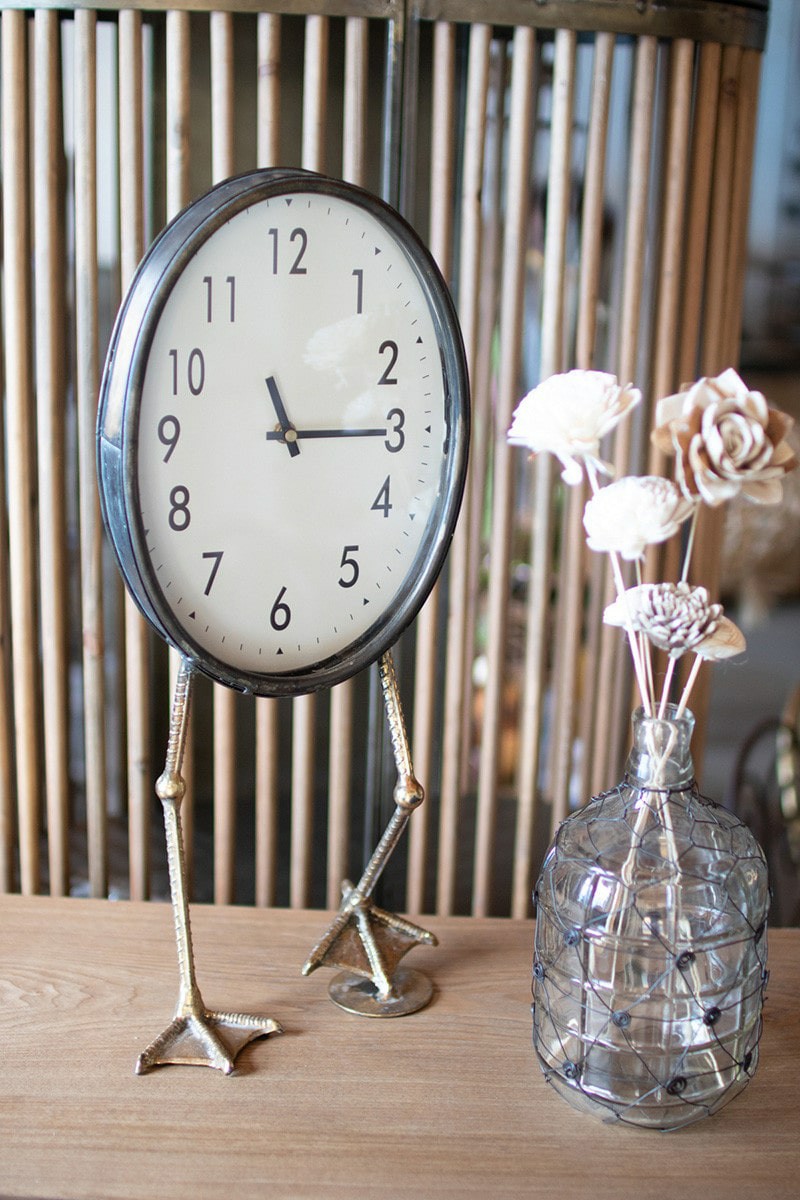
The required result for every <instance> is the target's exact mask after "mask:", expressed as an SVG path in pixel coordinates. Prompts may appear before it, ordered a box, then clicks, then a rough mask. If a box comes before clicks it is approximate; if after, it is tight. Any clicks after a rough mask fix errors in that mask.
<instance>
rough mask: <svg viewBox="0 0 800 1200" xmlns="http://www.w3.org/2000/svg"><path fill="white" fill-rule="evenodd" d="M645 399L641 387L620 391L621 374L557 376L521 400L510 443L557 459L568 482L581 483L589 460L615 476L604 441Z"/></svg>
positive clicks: (547, 380)
mask: <svg viewBox="0 0 800 1200" xmlns="http://www.w3.org/2000/svg"><path fill="white" fill-rule="evenodd" d="M641 398H642V394H641V392H640V391H639V390H638V389H637V388H634V387H633V386H632V385H631V384H628V385H627V386H626V387H620V385H619V383H618V382H617V377H616V375H607V374H605V373H604V372H603V371H567V372H566V373H565V374H562V375H551V376H550V377H549V378H548V379H545V380H543V381H542V382H541V383H540V384H539V385H538V386H537V387H535V388H534V389H533V391H531V392H528V394H527V396H524V397H523V399H522V400H520V402H519V404H518V406H517V409H516V411H515V413H514V419H513V421H512V424H511V428H510V430H509V431H508V440H509V442H511V443H512V444H513V445H518V446H527V447H528V449H529V450H531V451H532V452H533V453H535V454H536V453H542V452H544V451H548V452H549V453H551V454H555V455H556V457H557V458H558V459H559V460H560V462H561V465H562V467H563V470H562V472H561V478H562V479H563V480H564V482H565V483H568V484H573V485H574V484H579V483H581V481H582V479H583V470H582V463H583V462H584V461H588V462H589V463H591V465H592V466H593V467H594V469H595V470H599V471H603V472H604V473H606V474H608V473H609V468H608V467H607V466H606V464H605V463H603V462H601V460H600V458H599V455H600V442H601V440H602V439H603V438H604V437H605V435H606V434H607V433H609V432H610V430H612V429H613V428H614V426H615V425H616V424H617V423H618V422H619V421H620V420H621V419H622V418H623V417H624V416H625V414H626V413H627V412H628V411H629V410H630V409H631V408H633V407H634V406H635V405H637V404H638V403H639V401H640V400H641Z"/></svg>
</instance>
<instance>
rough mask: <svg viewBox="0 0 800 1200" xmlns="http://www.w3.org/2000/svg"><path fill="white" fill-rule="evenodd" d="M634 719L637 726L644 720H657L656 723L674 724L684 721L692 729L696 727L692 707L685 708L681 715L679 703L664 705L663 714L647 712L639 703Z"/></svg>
mask: <svg viewBox="0 0 800 1200" xmlns="http://www.w3.org/2000/svg"><path fill="white" fill-rule="evenodd" d="M632 720H633V724H634V726H636V725H637V724H641V723H642V722H644V721H646V722H651V721H652V722H656V723H669V724H673V725H681V724H683V723H686V724H687V725H688V726H689V727H690V729H694V726H695V716H694V713H693V712H692V710H691V709H690V708H684V709H683V711H682V712H681V714H680V716H678V705H677V704H666V705H665V706H664V712H663V714H660V713H647V712H645V710H644V708H643V707H642V705H639V707H638V708H637V709H634V713H633V718H632Z"/></svg>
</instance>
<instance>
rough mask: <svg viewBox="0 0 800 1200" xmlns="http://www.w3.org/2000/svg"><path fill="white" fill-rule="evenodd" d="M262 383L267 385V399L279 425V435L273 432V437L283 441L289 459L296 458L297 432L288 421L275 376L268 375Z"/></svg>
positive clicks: (297, 448) (298, 449)
mask: <svg viewBox="0 0 800 1200" xmlns="http://www.w3.org/2000/svg"><path fill="white" fill-rule="evenodd" d="M264 382H265V383H266V385H267V391H268V392H269V398H270V400H271V401H272V407H273V408H274V409H275V415H276V417H277V418H278V424H279V425H280V433H278V432H277V431H274V433H273V436H274V437H277V438H280V439H281V441H284V442H285V443H286V447H287V449H288V451H289V455H290V457H291V458H296V457H297V455H298V454H299V453H300V447H299V446H298V444H297V430H296V429H295V427H294V425H292V423H291V421H290V420H289V416H288V414H287V412H286V407H285V405H284V403H283V397H282V396H281V393H280V391H279V389H278V385H277V383H276V382H275V376H274V375H268V376H267V378H266V379H265V381H264ZM269 436H270V435H269V433H268V434H267V437H268V438H269Z"/></svg>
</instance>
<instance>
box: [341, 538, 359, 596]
mask: <svg viewBox="0 0 800 1200" xmlns="http://www.w3.org/2000/svg"><path fill="white" fill-rule="evenodd" d="M357 553H358V546H345V548H344V550H343V551H342V561H341V562H340V563H339V566H340V567H344V568H345V570H346V574H342V575H340V576H339V587H343V588H351V587H355V585H356V583H357V582H358V576H359V574H360V570H359V566H358V562H357V561H356V559H355V557H354V555H356V554H357Z"/></svg>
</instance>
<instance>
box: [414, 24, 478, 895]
mask: <svg viewBox="0 0 800 1200" xmlns="http://www.w3.org/2000/svg"><path fill="white" fill-rule="evenodd" d="M491 40H492V31H491V27H490V26H488V25H473V26H472V28H471V30H470V46H469V62H468V68H467V99H466V114H465V127H464V160H463V174H462V180H461V195H460V199H459V208H460V218H461V244H460V250H459V267H460V270H459V292H458V306H459V314H460V318H461V329H462V334H463V337H464V348H465V352H466V356H467V367H468V372H469V376H470V379H472V380H474V379H475V376H476V373H477V372H476V364H477V346H478V313H479V300H480V284H481V234H482V228H481V221H482V214H481V187H482V183H483V166H484V142H485V136H486V102H487V95H488V90H489V61H490V50H491ZM471 491H472V487H471V484H470V481H469V480H468V481H467V484H466V487H465V490H464V501H463V506H462V511H461V515H460V518H459V522H458V525H457V527H456V531H455V534H454V537H453V543H452V546H451V549H450V565H449V589H448V597H449V600H448V614H447V648H446V659H445V680H444V716H443V732H442V781H441V802H440V816H439V863H440V867H439V870H438V871H437V878H438V880H439V884H438V891H437V904H436V908H437V911H439V912H450V911H452V908H453V903H454V893H455V879H456V863H457V845H458V819H459V801H460V799H461V791H462V769H461V768H462V755H461V746H460V740H461V737H462V732H463V730H464V720H463V707H464V697H465V694H468V688H467V687H466V686H465V677H466V674H467V671H468V660H467V657H466V647H467V622H468V615H469V613H468V588H469V565H470V562H469V559H470V544H469V536H470V530H471V527H472V523H471V520H470V502H471ZM415 821H416V818H415ZM414 824H415V822H412V823H411V831H412V846H411V851H412V853H411V854H410V856H409V882H408V890H409V904H408V906H409V909H410V910H411V911H412V912H420V911H421V910H422V907H423V902H424V878H425V853H424V851H425V846H424V842H423V839H421V838H420V839H419V840H420V842H422V843H423V844H422V845H421V846H420V847H419V848H417V854H416V855H414V853H413V851H414V850H415V846H414V845H413V835H414V833H415V832H416V831H415V829H414Z"/></svg>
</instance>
